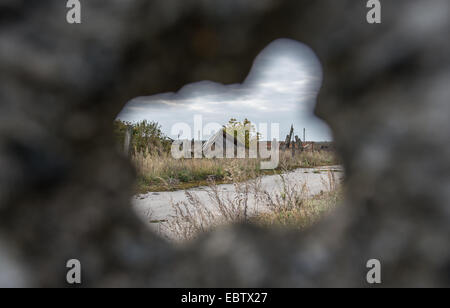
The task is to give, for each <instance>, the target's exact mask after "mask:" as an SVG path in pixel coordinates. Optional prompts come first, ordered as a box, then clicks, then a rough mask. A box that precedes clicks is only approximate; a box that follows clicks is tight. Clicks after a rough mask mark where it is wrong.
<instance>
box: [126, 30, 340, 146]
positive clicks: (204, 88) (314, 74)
mask: <svg viewBox="0 0 450 308" xmlns="http://www.w3.org/2000/svg"><path fill="white" fill-rule="evenodd" d="M321 83H322V68H321V65H320V63H319V61H318V59H317V57H316V56H315V54H314V52H313V51H312V50H311V49H310V48H309V47H307V46H306V45H304V44H301V43H298V42H296V41H293V40H288V39H279V40H276V41H274V42H273V43H271V44H270V45H269V46H267V47H266V48H265V49H264V50H263V51H262V52H261V53H260V54H259V55H258V56H257V57H256V59H255V61H254V63H253V66H252V69H251V71H250V73H249V75H248V76H247V78H246V79H245V81H244V82H243V83H242V84H232V85H223V84H219V83H215V82H212V81H202V82H197V83H192V84H188V85H186V86H184V87H183V88H182V89H180V90H179V91H178V92H177V93H162V94H158V95H153V96H148V97H138V98H135V99H133V100H131V101H130V102H129V103H128V104H127V105H126V106H125V108H124V109H123V110H122V112H121V113H120V114H119V116H118V118H119V119H121V120H124V121H131V122H136V121H141V120H144V119H146V120H149V121H157V122H159V123H160V124H161V126H162V129H163V131H164V132H165V133H166V134H167V135H169V136H170V130H171V127H172V125H174V124H175V123H177V122H185V123H188V124H190V125H192V124H193V117H194V115H196V114H198V115H202V116H203V121H204V124H206V123H207V122H216V123H219V124H225V123H226V122H228V120H229V119H230V118H232V117H233V118H237V119H239V120H243V119H244V118H248V119H249V120H250V121H252V122H254V123H280V129H281V138H282V139H284V138H283V137H282V136H284V135H286V134H287V132H288V130H289V128H290V125H291V124H294V128H295V129H296V133H297V134H299V135H301V132H302V130H303V128H304V127H305V128H306V129H307V139H308V140H316V141H319V140H331V134H330V131H329V129H328V127H327V126H326V124H324V123H323V122H322V121H321V120H320V119H318V118H316V117H315V116H314V115H313V113H312V110H313V106H314V103H315V100H316V96H317V93H318V90H319V88H320V85H321ZM172 137H175V136H172Z"/></svg>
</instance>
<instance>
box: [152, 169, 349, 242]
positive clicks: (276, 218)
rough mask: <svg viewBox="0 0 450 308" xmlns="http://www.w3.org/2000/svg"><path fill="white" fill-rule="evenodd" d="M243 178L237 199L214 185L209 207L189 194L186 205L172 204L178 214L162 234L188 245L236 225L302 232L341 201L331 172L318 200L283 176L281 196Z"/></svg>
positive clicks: (237, 184) (236, 177)
mask: <svg viewBox="0 0 450 308" xmlns="http://www.w3.org/2000/svg"><path fill="white" fill-rule="evenodd" d="M240 176H242V174H233V175H232V177H234V180H235V182H234V187H235V191H236V193H235V194H232V195H233V197H230V195H228V194H225V193H223V192H221V191H220V190H219V188H218V186H217V185H216V184H215V183H214V182H211V183H210V185H209V187H208V188H207V192H208V196H209V202H207V203H204V202H202V201H201V200H200V199H199V198H197V196H196V195H195V194H194V193H192V192H189V191H185V194H186V201H183V202H178V203H175V204H172V207H173V209H174V212H175V214H174V215H173V217H171V218H170V219H169V221H168V222H166V223H163V224H162V225H161V227H162V232H161V233H162V234H163V235H165V236H167V237H168V238H169V239H171V240H175V241H178V242H185V241H188V240H191V239H193V238H195V237H197V236H198V235H199V234H201V233H204V232H207V231H209V230H211V229H214V228H216V227H217V226H220V225H225V224H231V223H236V222H248V223H254V224H258V225H261V226H270V227H274V226H276V227H289V228H296V229H302V228H307V227H309V226H311V225H312V224H314V223H315V222H317V220H319V219H320V218H321V217H323V215H324V214H326V213H327V212H328V211H329V210H330V209H332V208H334V207H335V206H336V204H337V203H338V202H339V201H340V199H341V190H340V188H339V183H338V182H337V180H336V178H335V175H334V173H333V172H332V171H331V170H330V171H328V173H327V177H326V178H322V180H323V184H324V191H323V192H321V194H319V195H316V196H311V194H310V192H309V191H308V188H307V185H306V183H293V182H291V181H289V180H288V179H287V178H286V177H285V176H284V175H282V174H281V175H280V177H281V183H282V189H281V191H280V192H279V193H274V192H268V191H265V190H263V189H262V188H261V181H260V178H257V177H256V178H254V179H252V180H250V181H245V182H240V181H238V180H240V178H239V177H240ZM250 200H251V201H253V204H256V205H255V206H254V207H253V208H249V201H250Z"/></svg>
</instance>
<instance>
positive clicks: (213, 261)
mask: <svg viewBox="0 0 450 308" xmlns="http://www.w3.org/2000/svg"><path fill="white" fill-rule="evenodd" d="M382 3H383V16H382V18H383V23H382V24H381V25H369V24H367V23H366V20H365V15H366V12H367V9H366V8H365V1H352V0H341V1H333V0H327V1H325V0H314V1H307V0H290V1H289V0H288V1H275V0H274V1H271V0H264V1H262V0H253V1H230V0H217V1H207V0H203V1H201V0H198V1H194V0H183V1H176V0H161V1H145V0H128V1H119V0H114V1H112V0H90V1H82V5H83V8H82V10H83V15H82V21H83V23H82V24H81V25H69V24H67V23H66V22H65V15H66V8H65V1H57V0H48V1H33V2H29V1H27V2H26V1H20V0H7V1H2V2H1V3H0V72H1V74H0V101H1V105H0V170H1V171H0V239H1V242H0V250H1V253H0V260H2V261H1V262H2V265H0V276H1V277H2V278H0V283H1V284H2V285H14V286H17V285H23V286H66V283H65V275H66V268H65V264H66V261H67V260H68V259H71V258H77V259H80V261H81V262H82V265H83V286H89V287H91V286H184V287H187V286H208V287H213V286H216V287H217V286H239V287H244V286H245V287H261V286H266V287H270V286H291V287H301V286H366V285H367V284H366V281H365V275H366V271H367V269H366V268H365V264H366V262H367V260H368V259H371V258H378V259H380V260H381V262H382V265H383V272H382V275H383V276H382V280H383V286H450V246H449V244H448V243H449V234H450V224H449V222H450V207H449V204H448V203H449V200H450V161H449V160H450V143H449V142H448V141H449V140H450V138H449V137H450V136H449V135H450V121H449V120H448V115H449V114H450V104H449V102H448V97H450V87H449V86H448V85H449V83H450V69H449V63H450V61H449V59H448V57H449V54H450V42H449V40H448V31H449V29H450V24H449V23H450V18H449V2H448V1H447V0H431V1H430V0H395V1H394V0H391V1H382ZM280 37H287V38H291V39H295V40H298V41H301V42H303V43H306V44H308V45H309V46H311V47H312V48H313V50H314V51H315V52H316V53H317V55H318V57H319V59H320V60H321V61H322V64H323V68H324V85H323V87H322V89H321V92H320V94H319V98H318V104H317V107H316V113H317V114H318V115H319V116H320V117H322V118H324V119H325V120H326V121H327V122H328V123H329V124H330V126H331V128H332V130H333V132H334V136H335V140H336V142H337V145H338V151H339V152H340V154H341V156H342V158H343V160H344V165H345V169H346V173H347V176H348V178H347V199H346V202H345V204H344V205H342V206H341V207H340V208H339V209H338V210H337V211H336V213H335V214H334V215H333V216H332V217H330V218H329V219H327V220H325V221H323V222H322V223H320V224H319V225H317V226H316V227H314V228H312V229H310V230H308V231H306V232H304V233H298V232H289V231H274V230H262V229H257V228H256V227H251V226H235V227H231V228H228V229H223V230H218V231H216V232H213V233H211V234H207V235H204V236H203V237H202V238H201V239H199V240H198V241H196V242H194V243H191V244H189V245H188V246H187V247H184V248H175V247H172V246H171V245H170V244H168V243H166V242H164V241H162V240H160V239H158V238H157V237H156V236H155V235H154V234H152V232H151V231H149V230H148V229H147V228H146V227H145V226H144V224H143V223H141V222H140V221H139V220H138V218H136V215H135V214H134V213H133V211H132V208H131V206H130V199H131V187H132V182H133V172H132V169H131V167H130V166H129V164H128V163H127V161H126V159H125V158H124V157H121V156H120V154H118V153H117V151H115V147H114V143H113V137H112V124H111V122H112V120H113V119H114V117H115V115H116V114H117V113H118V112H119V111H120V109H121V108H122V107H123V106H124V104H125V102H127V101H128V100H129V99H131V98H133V97H136V96H138V95H149V94H155V93H161V92H165V91H176V90H177V89H179V88H180V87H181V86H183V85H184V84H187V83H190V82H194V81H199V80H213V81H216V82H223V83H236V82H241V81H243V80H244V78H245V76H246V74H247V73H248V71H249V69H250V66H251V64H252V60H253V59H254V57H255V56H256V55H257V54H258V52H259V51H261V50H262V49H263V48H264V47H265V46H266V45H267V44H269V43H270V42H271V41H273V40H275V39H277V38H280ZM4 260H6V261H4ZM5 266H6V269H5ZM7 275H9V276H7ZM4 277H12V278H11V279H4Z"/></svg>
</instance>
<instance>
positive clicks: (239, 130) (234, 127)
mask: <svg viewBox="0 0 450 308" xmlns="http://www.w3.org/2000/svg"><path fill="white" fill-rule="evenodd" d="M223 128H224V129H225V132H226V133H227V134H229V135H231V136H235V137H236V139H237V140H238V141H239V142H242V143H243V144H245V147H246V148H249V147H250V141H254V140H258V139H259V137H260V134H259V133H257V132H256V127H255V125H254V124H252V122H250V121H249V120H248V119H247V118H245V119H244V121H242V122H239V121H238V120H237V119H235V118H231V119H230V120H229V121H228V123H227V124H226V125H224V126H223Z"/></svg>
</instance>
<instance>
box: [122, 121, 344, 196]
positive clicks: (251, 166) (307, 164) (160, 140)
mask: <svg viewBox="0 0 450 308" xmlns="http://www.w3.org/2000/svg"><path fill="white" fill-rule="evenodd" d="M224 128H225V129H235V131H237V132H238V137H239V136H240V137H241V138H242V139H243V140H242V141H244V140H245V144H246V145H248V144H249V142H250V140H252V139H254V138H257V134H256V133H255V131H254V127H253V126H252V124H251V122H250V121H248V120H247V119H246V120H244V121H243V122H239V121H237V120H236V119H231V120H230V121H229V123H228V124H227V125H225V126H224ZM114 131H115V135H116V139H117V143H118V145H119V146H121V147H122V148H124V143H125V136H126V133H127V131H129V132H130V134H131V143H130V146H129V155H130V157H131V160H132V162H133V163H134V165H135V167H136V170H137V175H138V177H137V185H136V193H146V192H151V191H167V190H180V189H187V188H192V187H197V186H204V185H207V184H208V182H209V181H212V180H213V181H215V182H216V183H218V184H220V183H232V179H231V174H232V173H233V172H234V173H237V172H238V173H239V174H240V178H241V179H242V181H245V180H249V179H252V178H255V177H257V176H260V175H264V174H277V173H280V172H281V171H283V170H293V169H297V168H313V167H319V166H329V165H336V164H338V160H337V158H336V156H335V154H334V152H332V151H312V152H311V151H303V152H302V151H299V150H297V151H296V153H295V155H294V156H292V155H291V151H290V150H287V151H286V152H284V151H280V163H279V167H278V168H277V169H276V170H261V169H260V159H250V158H248V159H206V158H192V159H174V158H172V156H171V155H170V147H171V142H172V140H171V139H170V138H168V137H167V136H165V135H164V134H163V133H162V131H161V127H160V125H159V124H158V123H156V122H147V121H143V122H140V123H135V124H133V123H130V122H122V121H119V120H117V121H115V122H114ZM246 131H247V132H248V133H246ZM239 134H240V135H239Z"/></svg>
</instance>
